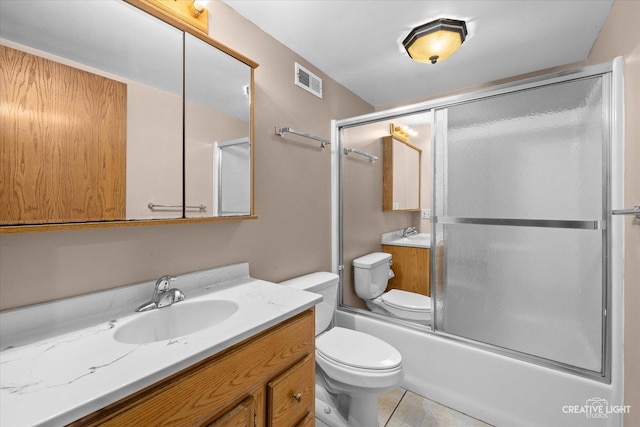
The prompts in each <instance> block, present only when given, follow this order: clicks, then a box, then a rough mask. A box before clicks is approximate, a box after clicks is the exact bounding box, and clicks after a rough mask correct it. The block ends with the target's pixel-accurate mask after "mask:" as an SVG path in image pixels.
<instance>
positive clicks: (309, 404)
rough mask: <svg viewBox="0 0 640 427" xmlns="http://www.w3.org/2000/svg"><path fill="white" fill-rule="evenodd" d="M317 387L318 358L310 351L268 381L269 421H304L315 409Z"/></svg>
mask: <svg viewBox="0 0 640 427" xmlns="http://www.w3.org/2000/svg"><path fill="white" fill-rule="evenodd" d="M314 388H315V359H314V357H313V355H312V354H310V355H308V356H307V357H305V358H304V359H303V360H302V361H300V362H298V363H297V364H295V365H293V366H292V367H291V368H289V369H287V370H286V371H285V372H283V373H282V374H280V375H279V376H278V377H276V378H275V379H274V380H273V381H271V382H269V383H268V384H267V393H268V397H267V399H268V407H269V423H268V425H269V426H272V427H287V426H296V425H299V424H300V423H301V422H302V423H304V422H305V420H306V419H307V418H306V417H307V416H308V415H312V414H314V411H315V409H314V408H315V397H314V396H315V395H314V392H315V389H314ZM302 425H304V424H302Z"/></svg>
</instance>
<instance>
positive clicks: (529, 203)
mask: <svg viewBox="0 0 640 427" xmlns="http://www.w3.org/2000/svg"><path fill="white" fill-rule="evenodd" d="M609 84H610V83H609V76H608V75H597V76H595V77H588V78H582V79H579V80H571V81H565V82H561V83H554V84H548V85H545V86H538V87H534V88H529V89H526V90H519V91H514V92H510V93H506V94H502V95H497V96H492V97H488V98H482V99H477V100H473V101H469V102H465V103H460V104H456V105H451V106H448V107H446V108H441V109H438V110H436V112H435V140H434V142H435V146H434V156H435V157H434V159H435V160H434V175H435V176H434V178H435V181H434V182H435V187H434V189H435V194H434V200H433V202H434V206H433V211H434V212H435V217H434V220H433V221H434V224H435V230H434V242H433V244H432V251H433V258H432V261H433V264H434V266H433V274H434V279H435V289H434V294H435V319H434V325H433V326H434V330H435V331H436V332H437V333H440V334H445V335H450V336H452V337H455V338H458V339H462V340H465V341H470V342H473V343H475V344H478V345H481V346H485V347H487V348H491V349H493V350H496V351H499V352H506V353H508V354H510V355H515V356H516V357H522V358H525V359H528V360H533V361H536V362H539V363H542V364H552V365H556V366H561V367H564V368H567V369H569V370H577V371H580V372H586V373H587V374H588V375H596V376H597V375H599V376H602V375H604V374H605V354H606V351H605V347H606V346H605V342H606V333H605V332H606V317H605V316H606V298H607V277H608V271H607V267H606V265H607V263H606V256H607V250H608V246H607V241H608V238H607V215H606V211H605V209H606V208H607V206H608V194H607V188H608V170H607V167H606V165H607V159H608V150H609V148H608V146H609V128H608V126H609V113H608V111H609V101H608V97H609V95H608V94H609V92H608V91H609V89H608V87H609Z"/></svg>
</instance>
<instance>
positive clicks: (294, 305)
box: [0, 263, 321, 426]
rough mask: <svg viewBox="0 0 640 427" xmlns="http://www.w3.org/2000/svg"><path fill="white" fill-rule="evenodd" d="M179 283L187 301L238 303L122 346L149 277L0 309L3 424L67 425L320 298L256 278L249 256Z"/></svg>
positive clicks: (143, 299)
mask: <svg viewBox="0 0 640 427" xmlns="http://www.w3.org/2000/svg"><path fill="white" fill-rule="evenodd" d="M160 273H166V272H160ZM159 275H160V274H159ZM173 285H174V286H175V287H177V288H180V289H181V290H182V291H183V292H184V293H185V295H186V301H187V302H188V301H200V300H207V299H225V300H231V301H234V302H235V303H237V304H238V306H239V308H238V311H237V312H236V313H235V314H234V315H233V316H231V317H229V318H228V319H226V320H224V321H223V322H222V323H220V324H219V325H217V326H221V327H217V326H214V327H212V328H210V329H205V330H202V331H199V332H196V333H193V334H190V335H187V336H184V337H178V338H175V339H170V340H165V341H159V342H152V343H149V344H123V343H120V342H118V341H116V340H115V339H114V338H113V335H114V332H115V330H117V328H118V326H119V325H123V324H126V323H128V322H130V321H131V320H133V319H136V318H138V317H139V316H143V315H145V314H147V313H136V312H135V311H134V310H135V308H136V307H138V306H139V305H140V304H142V303H144V302H146V301H148V300H149V299H150V297H151V294H152V291H153V286H154V282H153V281H151V282H147V283H142V284H137V285H132V286H126V287H122V288H118V289H113V290H110V291H105V292H99V293H95V294H90V295H86V296H81V297H76V298H70V299H65V300H61V301H56V302H52V303H47V304H40V305H37V306H33V307H26V308H22V309H18V310H12V311H7V312H3V313H0V328H1V329H0V344H1V346H2V347H1V348H2V351H1V352H0V425H7V426H9V425H11V426H35V425H62V424H66V423H69V422H71V421H74V420H76V419H78V418H80V417H82V416H85V415H87V414H89V413H91V412H93V411H95V410H97V409H100V408H102V407H104V406H106V405H109V404H111V403H113V402H115V401H117V400H119V399H121V398H123V397H125V396H127V395H130V394H131V393H134V392H136V391H138V390H141V389H142V388H144V387H146V386H149V385H151V384H153V383H155V382H157V381H159V380H161V379H163V378H165V377H167V376H169V375H172V374H174V373H176V372H178V371H180V370H181V369H184V368H186V367H188V366H190V365H192V364H194V363H196V362H199V361H201V360H203V359H205V358H207V357H209V356H211V355H213V354H215V353H217V352H219V351H221V350H223V349H225V348H228V347H230V346H232V345H234V344H236V343H239V342H241V341H242V340H244V339H246V338H249V337H251V336H252V335H254V334H256V333H258V332H261V331H264V330H266V329H268V328H269V327H271V326H274V325H276V324H278V323H280V322H281V321H283V320H285V319H287V318H289V317H291V316H293V315H295V314H297V313H300V312H302V311H304V310H306V309H308V308H310V307H313V306H314V305H315V304H316V303H317V302H319V301H320V299H321V298H320V297H319V296H318V295H316V294H312V293H309V292H304V291H300V290H297V289H292V288H287V287H284V286H279V285H276V284H273V283H269V282H265V281H262V280H256V279H253V278H251V277H250V276H249V267H248V264H246V263H242V264H236V265H232V266H228V267H221V268H215V269H210V270H203V271H200V272H195V273H189V274H184V275H180V276H178V278H177V280H176V281H175V282H174V283H173ZM177 304H181V303H177ZM167 309H171V307H168V308H162V309H160V310H167Z"/></svg>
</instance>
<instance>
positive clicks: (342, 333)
mask: <svg viewBox="0 0 640 427" xmlns="http://www.w3.org/2000/svg"><path fill="white" fill-rule="evenodd" d="M338 282H339V278H338V276H337V275H336V274H333V273H326V272H317V273H311V274H308V275H305V276H301V277H297V278H294V279H291V280H287V281H286V282H282V283H281V284H282V285H285V286H291V287H294V288H297V289H302V290H305V291H309V292H315V293H319V294H321V295H322V296H323V300H322V302H320V303H319V304H318V305H316V352H315V357H316V418H318V419H319V420H320V421H322V422H323V423H325V424H327V425H329V426H331V427H345V426H355V427H375V426H377V425H378V402H377V397H376V395H377V394H378V393H380V392H382V391H386V390H389V389H391V388H393V387H396V386H398V385H399V384H400V383H401V382H402V379H403V377H404V373H403V370H402V356H401V355H400V352H398V350H396V349H395V348H394V347H393V346H391V345H390V344H388V343H386V342H385V341H383V340H381V339H379V338H376V337H374V336H371V335H368V334H365V333H362V332H358V331H354V330H351V329H346V328H341V327H333V328H331V327H330V325H331V321H332V320H333V314H334V312H335V309H336V307H337V293H338Z"/></svg>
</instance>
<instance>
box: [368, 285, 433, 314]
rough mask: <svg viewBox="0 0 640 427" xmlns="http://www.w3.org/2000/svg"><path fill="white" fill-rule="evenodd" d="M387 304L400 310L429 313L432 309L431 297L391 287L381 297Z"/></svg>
mask: <svg viewBox="0 0 640 427" xmlns="http://www.w3.org/2000/svg"><path fill="white" fill-rule="evenodd" d="M380 299H381V300H382V302H383V303H384V304H385V305H388V306H390V307H393V308H396V309H398V310H405V311H412V312H417V313H428V312H430V311H431V298H430V297H428V296H426V295H422V294H417V293H414V292H407V291H401V290H399V289H391V290H390V291H389V292H385V293H384V294H382V296H381V297H380Z"/></svg>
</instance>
